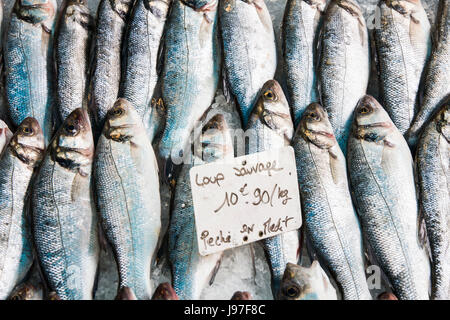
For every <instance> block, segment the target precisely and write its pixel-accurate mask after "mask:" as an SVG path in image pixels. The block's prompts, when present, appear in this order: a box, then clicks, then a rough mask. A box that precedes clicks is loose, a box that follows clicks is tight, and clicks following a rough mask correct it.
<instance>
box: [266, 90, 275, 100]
mask: <svg viewBox="0 0 450 320" xmlns="http://www.w3.org/2000/svg"><path fill="white" fill-rule="evenodd" d="M264 97H266V99H269V100H274V99H275V94H274V93H273V91H272V90H267V91H266V92H264Z"/></svg>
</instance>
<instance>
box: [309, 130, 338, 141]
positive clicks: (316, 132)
mask: <svg viewBox="0 0 450 320" xmlns="http://www.w3.org/2000/svg"><path fill="white" fill-rule="evenodd" d="M308 131H309V132H311V133H313V134H318V135H321V136H324V137H326V138H329V139H333V138H334V134H332V133H329V132H326V131H316V130H311V129H308Z"/></svg>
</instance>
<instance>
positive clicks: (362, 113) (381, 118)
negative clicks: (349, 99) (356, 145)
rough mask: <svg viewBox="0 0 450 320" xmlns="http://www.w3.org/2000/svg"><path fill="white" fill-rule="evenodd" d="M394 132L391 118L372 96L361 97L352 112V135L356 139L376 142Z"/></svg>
mask: <svg viewBox="0 0 450 320" xmlns="http://www.w3.org/2000/svg"><path fill="white" fill-rule="evenodd" d="M394 130H395V126H394V124H393V123H392V120H391V118H390V117H389V115H388V114H387V112H386V111H385V110H384V108H383V107H382V106H381V104H380V103H379V102H378V101H377V100H376V99H375V98H374V97H372V96H369V95H366V96H364V97H362V98H361V99H360V100H359V102H358V105H357V106H356V108H355V111H354V120H353V134H354V135H355V137H356V138H357V139H363V140H366V141H372V142H378V141H382V140H384V139H385V138H386V136H388V135H389V134H390V133H392V132H393V131H394Z"/></svg>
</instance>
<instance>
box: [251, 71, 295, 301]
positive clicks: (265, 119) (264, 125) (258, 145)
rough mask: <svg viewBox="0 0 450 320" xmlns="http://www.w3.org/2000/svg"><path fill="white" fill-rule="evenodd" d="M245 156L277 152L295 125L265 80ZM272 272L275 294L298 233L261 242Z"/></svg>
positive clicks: (278, 94)
mask: <svg viewBox="0 0 450 320" xmlns="http://www.w3.org/2000/svg"><path fill="white" fill-rule="evenodd" d="M246 129H247V133H250V136H249V144H248V154H252V153H256V152H263V151H268V150H276V149H278V148H282V147H284V146H288V145H290V143H291V139H292V136H293V134H294V124H293V123H292V118H291V114H290V110H289V104H288V103H287V100H286V97H285V96H284V93H283V89H281V86H280V85H279V84H278V82H277V81H275V80H269V81H267V82H266V83H265V84H264V86H263V87H262V89H261V94H260V96H259V99H258V101H257V102H256V104H255V107H254V109H253V111H252V113H251V115H250V119H249V123H248V127H247V128H246ZM262 244H263V247H264V251H265V252H266V256H267V258H268V263H269V266H270V270H271V272H272V291H273V294H274V296H276V293H277V292H278V289H279V287H280V283H281V279H282V277H283V273H284V269H285V268H286V264H287V263H288V262H291V263H297V261H298V258H299V251H300V249H299V248H300V236H299V232H298V230H294V231H289V232H285V233H282V234H280V235H277V236H274V237H271V238H267V239H264V240H262Z"/></svg>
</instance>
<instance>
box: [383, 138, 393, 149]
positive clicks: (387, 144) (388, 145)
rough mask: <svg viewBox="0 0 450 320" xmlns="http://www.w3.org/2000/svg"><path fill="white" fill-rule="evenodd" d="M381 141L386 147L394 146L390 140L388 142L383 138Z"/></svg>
mask: <svg viewBox="0 0 450 320" xmlns="http://www.w3.org/2000/svg"><path fill="white" fill-rule="evenodd" d="M383 143H384V145H385V146H386V147H389V148H394V147H395V144H393V143H392V142H390V141H389V140H387V139H384V140H383Z"/></svg>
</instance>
